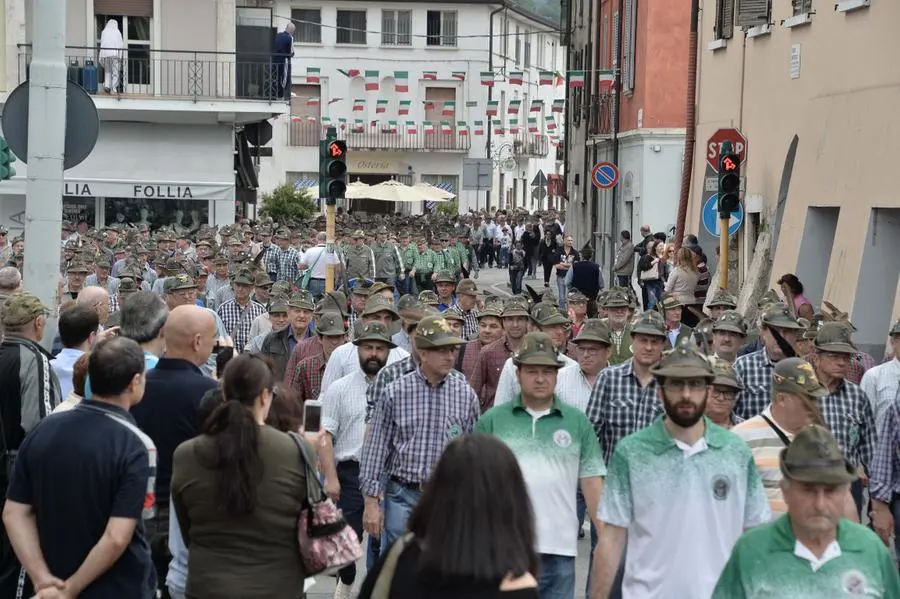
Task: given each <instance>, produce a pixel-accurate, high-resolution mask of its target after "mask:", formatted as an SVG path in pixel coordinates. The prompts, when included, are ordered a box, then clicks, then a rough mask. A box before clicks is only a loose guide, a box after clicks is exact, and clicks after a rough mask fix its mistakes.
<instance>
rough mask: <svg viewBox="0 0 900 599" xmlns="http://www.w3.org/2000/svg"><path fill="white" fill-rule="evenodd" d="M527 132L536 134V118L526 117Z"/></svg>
mask: <svg viewBox="0 0 900 599" xmlns="http://www.w3.org/2000/svg"><path fill="white" fill-rule="evenodd" d="M528 132H529V133H537V132H538V122H537V117H536V116H530V117H528Z"/></svg>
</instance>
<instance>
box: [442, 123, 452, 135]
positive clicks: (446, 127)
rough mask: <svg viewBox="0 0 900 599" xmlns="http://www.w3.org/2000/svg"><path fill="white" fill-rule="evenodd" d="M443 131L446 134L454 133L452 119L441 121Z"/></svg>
mask: <svg viewBox="0 0 900 599" xmlns="http://www.w3.org/2000/svg"><path fill="white" fill-rule="evenodd" d="M441 133H443V134H444V135H450V134H451V133H453V128H452V127H450V121H441Z"/></svg>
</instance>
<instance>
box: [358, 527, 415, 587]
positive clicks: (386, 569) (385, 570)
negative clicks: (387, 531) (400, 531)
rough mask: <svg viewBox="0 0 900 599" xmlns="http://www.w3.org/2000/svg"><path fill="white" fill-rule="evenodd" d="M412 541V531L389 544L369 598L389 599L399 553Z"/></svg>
mask: <svg viewBox="0 0 900 599" xmlns="http://www.w3.org/2000/svg"><path fill="white" fill-rule="evenodd" d="M412 542H413V533H411V532H408V533H406V534H405V535H403V536H402V537H400V538H399V539H397V541H396V542H395V543H394V544H393V545H392V546H391V548H390V550H389V551H388V554H387V555H386V556H385V558H384V564H382V566H381V571H380V572H378V578H376V579H375V586H374V588H373V589H372V594H371V595H370V596H369V598H370V599H390V597H391V585H392V584H393V582H394V574H395V573H396V572H397V562H399V561H400V555H402V554H403V552H404V551H406V548H407V547H409V545H410V543H412Z"/></svg>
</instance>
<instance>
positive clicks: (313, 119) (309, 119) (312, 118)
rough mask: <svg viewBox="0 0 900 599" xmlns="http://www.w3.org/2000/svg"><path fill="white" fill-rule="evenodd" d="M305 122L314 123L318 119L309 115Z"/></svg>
mask: <svg viewBox="0 0 900 599" xmlns="http://www.w3.org/2000/svg"><path fill="white" fill-rule="evenodd" d="M306 120H307V121H309V122H310V123H315V122H316V121H318V120H319V119H317V118H316V116H315V115H312V114H310V115H308V116H307V117H306Z"/></svg>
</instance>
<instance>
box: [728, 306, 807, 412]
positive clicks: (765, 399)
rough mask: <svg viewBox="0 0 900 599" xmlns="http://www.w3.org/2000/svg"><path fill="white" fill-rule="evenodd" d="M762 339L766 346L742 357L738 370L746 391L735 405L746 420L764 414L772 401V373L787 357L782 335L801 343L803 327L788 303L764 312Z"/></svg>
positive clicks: (766, 308) (735, 408)
mask: <svg viewBox="0 0 900 599" xmlns="http://www.w3.org/2000/svg"><path fill="white" fill-rule="evenodd" d="M761 320H762V322H761V324H760V327H759V338H760V340H761V342H762V345H763V347H762V348H761V349H760V350H758V351H755V352H753V353H751V354H747V355H745V356H740V357H739V358H738V359H737V360H735V362H734V369H735V371H736V372H737V373H738V376H739V377H741V380H742V381H743V382H744V390H743V391H741V393H740V395H738V398H737V401H736V402H735V404H734V411H735V414H736V415H737V416H739V417H741V418H743V419H744V420H747V419H749V418H753V417H754V416H756V415H757V414H759V413H760V412H762V411H763V409H765V407H766V406H767V405H768V404H769V401H770V400H771V398H772V371H773V370H774V369H775V364H776V363H778V361H779V360H783V359H784V358H785V357H787V356H785V354H784V350H782V349H781V346H780V345H779V344H778V341H776V338H775V335H776V334H777V335H779V336H781V337H782V338H783V339H784V340H785V341H787V342H788V343H789V344H791V343H794V342H796V341H797V331H799V330H800V325H799V324H798V323H797V319H796V318H794V317H793V315H792V314H791V312H790V310H788V308H787V306H785V305H784V304H769V305H767V306H766V307H765V308H764V309H763V312H762V317H761Z"/></svg>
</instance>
